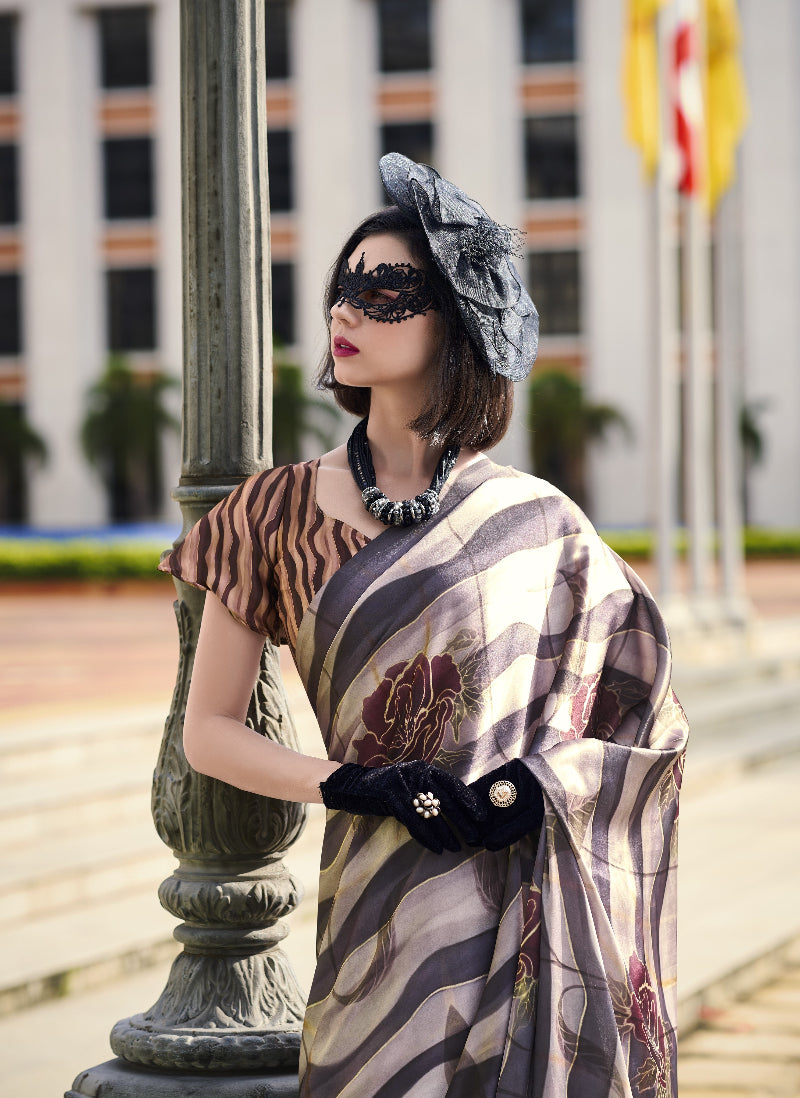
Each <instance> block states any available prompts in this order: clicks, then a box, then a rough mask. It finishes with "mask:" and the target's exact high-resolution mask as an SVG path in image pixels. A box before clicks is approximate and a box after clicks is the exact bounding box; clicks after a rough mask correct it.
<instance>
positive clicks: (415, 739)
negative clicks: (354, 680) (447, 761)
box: [354, 652, 461, 766]
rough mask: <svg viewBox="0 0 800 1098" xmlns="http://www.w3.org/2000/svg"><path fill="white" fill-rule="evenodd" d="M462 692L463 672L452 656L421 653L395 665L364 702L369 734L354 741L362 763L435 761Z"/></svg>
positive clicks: (383, 763) (365, 721)
mask: <svg viewBox="0 0 800 1098" xmlns="http://www.w3.org/2000/svg"><path fill="white" fill-rule="evenodd" d="M460 691H461V675H460V673H459V670H458V667H457V666H456V664H455V663H454V662H453V659H452V657H451V656H449V655H447V654H445V655H443V656H434V657H433V659H432V660H428V657H427V656H426V655H425V653H424V652H419V653H417V655H416V656H415V657H414V658H413V659H412V660H409V661H408V662H407V663H396V664H394V665H393V666H392V667H390V668H389V670H388V671H387V672H386V674H385V675H384V677H383V681H382V682H381V684H380V686H379V687H378V689H377V690H376V691H375V692H374V693H372V694H370V696H369V697H368V698H365V699H364V702H363V704H362V707H361V719H362V720H363V722H364V727H365V728H366V729H367V733H366V735H364V736H362V737H361V738H360V739H357V740H355V741H354V743H355V746H356V750H357V751H358V761H359V763H360V764H361V765H362V766H386V765H387V764H388V763H396V762H403V761H404V760H405V759H424V760H425V761H426V762H431V761H432V760H433V759H434V758H435V757H436V754H437V752H438V750H439V748H440V747H441V746H442V741H443V740H444V735H445V731H446V728H447V724H448V722H449V721H450V720H452V717H453V712H454V710H455V703H456V698H457V697H458V695H459V693H460Z"/></svg>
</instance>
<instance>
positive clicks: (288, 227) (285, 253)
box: [267, 138, 297, 261]
mask: <svg viewBox="0 0 800 1098" xmlns="http://www.w3.org/2000/svg"><path fill="white" fill-rule="evenodd" d="M267 140H269V138H267ZM296 254H297V230H296V228H295V225H294V220H293V219H292V220H291V221H283V222H282V221H280V220H278V217H277V215H274V216H273V218H272V225H271V228H270V255H271V258H272V259H277V260H283V261H286V260H288V259H294V258H295V256H296Z"/></svg>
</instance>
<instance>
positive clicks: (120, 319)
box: [106, 267, 156, 352]
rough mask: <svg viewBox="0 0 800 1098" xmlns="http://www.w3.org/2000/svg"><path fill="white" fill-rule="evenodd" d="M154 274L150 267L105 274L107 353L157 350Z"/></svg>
mask: <svg viewBox="0 0 800 1098" xmlns="http://www.w3.org/2000/svg"><path fill="white" fill-rule="evenodd" d="M155 289H156V273H155V271H154V270H153V269H152V267H134V268H130V269H124V270H123V269H119V270H113V271H107V272H106V317H107V327H108V349H109V351H122V352H125V351H152V350H155V346H156V294H155Z"/></svg>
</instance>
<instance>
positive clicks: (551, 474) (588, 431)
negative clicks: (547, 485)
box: [528, 367, 632, 509]
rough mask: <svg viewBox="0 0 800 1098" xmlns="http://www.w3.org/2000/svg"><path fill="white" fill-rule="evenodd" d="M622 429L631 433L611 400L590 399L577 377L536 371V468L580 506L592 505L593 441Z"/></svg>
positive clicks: (531, 418)
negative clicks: (590, 461)
mask: <svg viewBox="0 0 800 1098" xmlns="http://www.w3.org/2000/svg"><path fill="white" fill-rule="evenodd" d="M613 428H618V429H619V430H621V431H622V432H623V434H624V435H625V436H626V437H627V438H631V437H632V432H631V428H630V425H629V423H628V420H627V419H626V418H625V416H624V415H623V414H622V412H620V411H619V409H618V408H615V407H614V406H613V405H611V404H597V403H594V402H592V401H589V400H587V399H586V392H585V389H584V386H583V384H582V382H581V381H579V380H578V378H576V377H573V376H572V375H571V374H569V373H567V372H566V371H565V370H563V369H559V368H558V367H552V368H550V369H546V370H541V371H539V372H538V373H536V374H534V376H533V379H532V380H531V382H530V385H529V403H528V431H529V437H530V447H531V450H530V453H531V462H532V465H533V471H534V472H535V473H536V475H537V476H540V477H542V478H543V479H544V480H549V481H550V482H551V483H552V484H555V486H556V487H557V488H560V489H561V490H562V491H563V492H565V493H566V495H568V496H569V497H570V498H571V499H573V500H574V501H575V502H576V503H577V504H578V506H579V507H581V508H583V509H586V508H587V504H588V499H587V489H586V457H587V452H588V449H589V446H590V444H591V443H593V442H603V441H604V440H605V439H606V437H607V435H608V432H609V431H610V430H612V429H613Z"/></svg>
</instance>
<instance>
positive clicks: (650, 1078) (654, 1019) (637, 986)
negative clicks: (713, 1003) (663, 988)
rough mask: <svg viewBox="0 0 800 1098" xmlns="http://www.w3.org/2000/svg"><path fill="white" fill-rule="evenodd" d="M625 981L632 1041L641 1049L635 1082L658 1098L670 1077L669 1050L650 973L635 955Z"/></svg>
mask: <svg viewBox="0 0 800 1098" xmlns="http://www.w3.org/2000/svg"><path fill="white" fill-rule="evenodd" d="M628 979H629V980H630V988H631V993H632V994H631V1001H630V1015H629V1019H630V1023H631V1025H632V1028H633V1036H634V1038H635V1039H636V1040H637V1041H638V1042H639V1044H640V1045H642V1046H643V1048H642V1052H643V1056H642V1058H641V1060H642V1063H641V1067H640V1069H639V1072H638V1075H637V1082H638V1085H639V1089H640V1092H641V1093H642V1094H644V1093H646V1092H647V1091H655V1094H656V1095H657V1096H659V1098H660V1096H661V1095H662V1094H664V1093H665V1092H666V1088H667V1080H668V1077H669V1048H668V1045H667V1040H666V1034H665V1032H664V1023H663V1022H662V1020H661V1016H660V1014H659V1012H658V998H657V996H656V992H655V989H654V988H653V985H652V981H651V979H650V973H649V972H648V971H647V965H646V964H645V963H644V962H643V961H640V960H639V958H638V957H637V956H636V954H635V953H632V954H631V957H630V960H629V961H628ZM645 1050H646V1051H645Z"/></svg>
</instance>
